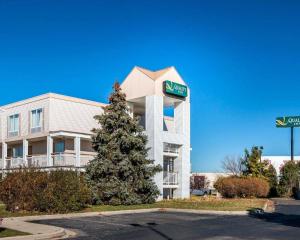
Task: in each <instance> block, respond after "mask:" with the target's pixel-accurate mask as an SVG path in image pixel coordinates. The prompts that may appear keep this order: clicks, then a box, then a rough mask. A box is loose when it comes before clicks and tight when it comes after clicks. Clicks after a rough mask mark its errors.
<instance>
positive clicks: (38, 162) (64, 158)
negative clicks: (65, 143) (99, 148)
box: [0, 153, 95, 169]
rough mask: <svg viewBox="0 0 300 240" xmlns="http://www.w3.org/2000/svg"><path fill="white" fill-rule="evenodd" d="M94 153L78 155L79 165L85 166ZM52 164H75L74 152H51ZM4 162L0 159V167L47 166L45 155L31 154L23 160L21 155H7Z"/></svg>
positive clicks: (61, 165)
mask: <svg viewBox="0 0 300 240" xmlns="http://www.w3.org/2000/svg"><path fill="white" fill-rule="evenodd" d="M94 158H95V155H92V154H82V155H80V167H85V166H86V165H87V164H88V163H89V161H91V160H93V159H94ZM52 159H53V166H55V167H58V166H59V167H64V166H66V167H70V166H75V165H76V156H75V154H72V153H71V154H66V153H59V154H53V155H52ZM5 162H6V164H5V165H4V166H3V162H2V159H0V169H2V167H5V168H6V169H12V168H19V167H39V168H43V167H48V159H47V155H33V156H27V158H26V159H25V160H24V159H23V157H14V158H13V157H9V158H6V159H5Z"/></svg>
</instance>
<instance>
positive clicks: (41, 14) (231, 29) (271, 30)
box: [0, 0, 300, 171]
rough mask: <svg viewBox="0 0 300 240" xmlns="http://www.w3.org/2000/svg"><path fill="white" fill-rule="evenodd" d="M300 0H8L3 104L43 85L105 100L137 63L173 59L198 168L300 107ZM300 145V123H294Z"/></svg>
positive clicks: (282, 147) (1, 49)
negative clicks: (183, 85) (185, 92)
mask: <svg viewBox="0 0 300 240" xmlns="http://www.w3.org/2000/svg"><path fill="white" fill-rule="evenodd" d="M299 12H300V2H299V1H296V0H295V1H289V0H288V1H286V0H285V1H283V0H282V1H277V0H270V1H262V0H256V1H255V0H252V1H222V0H220V1H201V0H194V1H190V0H184V1H174V0H172V1H166V0H164V1H156V0H148V1H146V0H145V1H129V0H126V1H124V0H119V1H113V0H102V1H101V0H97V1H92V0H89V1H88V0H68V1H67V0H26V1H24V0H0V88H1V95H0V105H3V104H6V103H9V102H14V101H16V100H21V99H24V98H28V97H32V96H35V95H38V94H42V93H45V92H57V93H61V94H67V95H71V96H76V97H81V98H87V99H92V100H96V101H102V102H106V101H107V100H106V99H107V96H108V94H109V92H110V90H111V85H112V84H113V82H114V81H115V80H116V79H117V80H120V81H121V80H123V79H124V77H125V76H126V74H127V73H128V72H129V71H130V70H131V69H132V67H133V66H135V65H139V66H143V67H145V68H149V69H153V70H155V69H161V68H164V67H166V66H171V65H172V66H175V67H176V68H177V69H178V71H179V72H180V74H181V75H182V77H183V78H184V79H185V81H186V82H187V84H188V85H189V86H190V88H191V97H192V99H191V101H192V102H191V111H192V119H191V127H192V132H191V134H192V137H191V138H192V139H191V140H192V147H193V151H192V168H193V170H194V171H196V170H197V171H215V170H220V162H221V161H222V160H223V159H224V157H225V156H226V155H238V154H242V153H243V149H244V148H246V147H247V148H250V147H251V146H253V145H263V146H264V148H265V154H268V155H271V154H272V155H273V154H274V155H278V154H289V131H288V130H287V129H276V128H275V127H274V124H275V117H276V116H281V115H300V101H299V97H300V78H299V76H300V71H299V70H300V14H299ZM295 137H296V140H295V141H296V142H295V148H296V149H295V151H296V154H300V141H299V140H300V129H299V130H298V129H297V131H296V132H295Z"/></svg>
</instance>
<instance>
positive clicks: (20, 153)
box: [12, 146, 23, 158]
mask: <svg viewBox="0 0 300 240" xmlns="http://www.w3.org/2000/svg"><path fill="white" fill-rule="evenodd" d="M12 154H13V157H14V158H17V157H22V156H23V147H22V146H17V147H13V149H12Z"/></svg>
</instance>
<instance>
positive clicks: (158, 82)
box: [154, 67, 190, 102]
mask: <svg viewBox="0 0 300 240" xmlns="http://www.w3.org/2000/svg"><path fill="white" fill-rule="evenodd" d="M165 80H170V81H172V82H175V83H179V84H182V85H186V84H185V82H184V81H183V80H182V78H181V76H180V75H179V73H178V72H177V71H176V69H175V68H174V67H171V68H170V70H169V71H167V72H165V73H164V74H163V75H161V76H160V77H158V78H157V79H155V81H154V84H155V87H154V88H155V95H160V96H166V95H165V94H164V91H163V82H164V81H165ZM180 101H181V100H179V102H180ZM185 101H188V102H189V101H190V89H189V88H188V96H187V97H186V99H185Z"/></svg>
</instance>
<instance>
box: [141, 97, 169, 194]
mask: <svg viewBox="0 0 300 240" xmlns="http://www.w3.org/2000/svg"><path fill="white" fill-rule="evenodd" d="M145 116H146V119H145V122H146V123H145V125H146V133H147V136H148V144H147V147H149V148H150V150H149V152H148V158H149V159H151V160H154V163H155V164H160V166H161V167H163V163H164V159H163V142H162V134H163V97H162V96H156V95H153V96H146V114H145ZM154 181H155V183H156V185H157V187H158V189H159V191H160V193H161V195H160V196H159V197H158V200H161V199H162V197H163V172H160V173H157V174H156V175H155V177H154Z"/></svg>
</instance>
